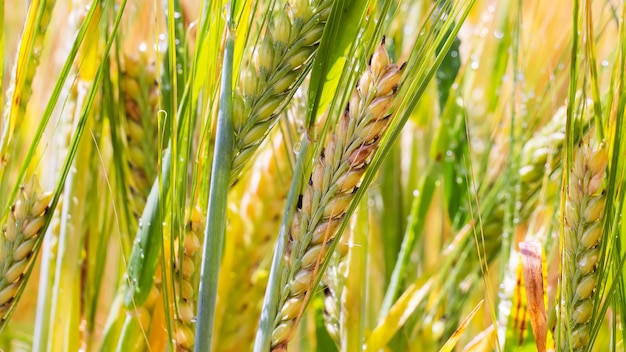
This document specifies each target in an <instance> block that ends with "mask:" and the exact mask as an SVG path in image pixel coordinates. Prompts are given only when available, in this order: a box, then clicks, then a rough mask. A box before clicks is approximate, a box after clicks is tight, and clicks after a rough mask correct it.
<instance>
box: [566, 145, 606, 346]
mask: <svg viewBox="0 0 626 352" xmlns="http://www.w3.org/2000/svg"><path fill="white" fill-rule="evenodd" d="M606 165H607V155H606V151H605V150H604V148H603V147H602V146H600V147H599V148H595V149H594V148H591V147H589V146H588V145H583V146H581V147H580V148H579V149H578V150H577V152H576V155H575V157H574V162H573V165H572V168H571V172H570V175H569V184H568V187H567V200H566V203H565V212H564V220H565V226H564V231H563V257H564V258H563V263H564V264H563V269H564V270H563V275H564V288H563V289H562V294H563V295H564V303H565V308H564V310H565V312H566V315H565V316H564V319H562V322H563V324H564V326H563V327H562V331H563V332H568V335H567V337H565V338H562V342H563V351H570V350H573V351H583V350H584V349H585V347H587V345H588V343H589V337H590V335H589V333H590V331H589V330H590V324H589V322H590V320H591V315H592V313H593V305H594V300H595V290H596V286H597V282H598V274H597V272H596V267H597V264H598V260H599V259H600V248H599V244H600V240H601V237H602V217H603V213H604V205H605V202H606V197H605V194H604V188H603V185H602V182H603V180H604V171H605V169H606Z"/></svg>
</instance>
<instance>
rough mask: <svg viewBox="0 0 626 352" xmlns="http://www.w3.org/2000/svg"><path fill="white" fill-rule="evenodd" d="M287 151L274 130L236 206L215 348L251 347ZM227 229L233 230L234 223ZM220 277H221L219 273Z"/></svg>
mask: <svg viewBox="0 0 626 352" xmlns="http://www.w3.org/2000/svg"><path fill="white" fill-rule="evenodd" d="M290 152H291V151H290V150H289V149H288V148H287V146H286V145H285V141H284V140H283V138H280V137H279V136H276V137H275V138H274V139H273V141H272V145H270V146H269V148H267V149H265V150H264V151H263V152H262V153H261V154H260V155H259V158H258V159H257V161H255V163H254V167H253V170H252V172H251V173H250V176H251V177H250V178H249V179H248V178H246V183H245V185H246V187H245V191H244V194H243V196H242V199H241V206H240V209H239V214H240V220H241V222H242V226H241V230H240V231H239V233H229V236H231V238H233V237H234V238H235V240H234V246H235V248H234V251H233V257H234V258H233V259H232V262H233V265H232V270H230V272H229V274H228V275H226V276H224V277H223V278H224V279H225V280H228V281H229V283H230V282H235V283H237V284H235V285H232V284H229V283H226V282H223V281H225V280H221V281H220V285H219V291H218V293H219V300H218V304H219V305H221V306H222V309H223V313H222V314H221V316H220V317H219V319H220V323H219V330H218V334H217V336H216V340H215V343H216V344H215V346H219V349H220V351H224V352H226V351H232V352H235V351H247V350H251V348H252V342H253V341H254V335H255V333H256V331H257V326H258V322H259V317H260V314H261V306H262V302H263V293H264V292H265V287H266V284H267V278H268V272H269V264H270V261H269V259H270V257H269V256H270V255H271V244H272V243H273V242H274V240H275V236H276V234H277V233H278V230H279V227H280V222H281V219H282V209H283V207H284V204H285V201H286V199H287V191H288V188H287V187H285V185H286V184H289V182H290V180H291V167H290V162H289V157H290V154H291V153H290ZM230 229H234V230H235V231H237V230H238V228H237V227H231V228H229V230H230ZM220 279H222V277H220Z"/></svg>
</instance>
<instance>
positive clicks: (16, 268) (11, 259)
mask: <svg viewBox="0 0 626 352" xmlns="http://www.w3.org/2000/svg"><path fill="white" fill-rule="evenodd" d="M51 199H52V193H51V192H45V193H42V192H41V190H40V189H39V185H38V184H37V181H35V180H33V181H32V182H30V183H29V184H26V185H24V186H22V187H21V188H20V190H19V193H18V199H17V201H16V202H15V203H14V204H13V206H12V207H11V210H10V211H9V215H8V219H7V223H6V225H5V226H4V229H3V236H2V237H0V242H1V243H0V269H1V270H2V276H1V277H0V327H2V326H4V324H6V321H7V320H8V318H9V315H10V313H11V311H12V309H13V307H14V305H15V303H16V300H15V297H16V295H17V293H18V291H19V290H20V288H21V287H22V286H23V285H25V284H26V281H25V280H24V279H23V277H24V273H25V272H26V270H27V268H28V266H29V265H30V264H31V262H32V259H33V258H34V257H33V254H34V249H35V246H36V244H37V243H38V242H39V241H40V240H41V238H40V236H39V234H40V232H41V229H42V227H43V226H44V224H45V222H46V214H47V209H48V204H50V200H51Z"/></svg>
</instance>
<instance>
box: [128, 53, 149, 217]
mask: <svg viewBox="0 0 626 352" xmlns="http://www.w3.org/2000/svg"><path fill="white" fill-rule="evenodd" d="M120 88H121V97H120V100H121V101H122V102H123V105H124V111H125V113H126V114H125V115H126V123H125V125H124V127H125V132H126V141H127V160H128V168H129V175H128V183H129V185H128V187H129V194H128V197H129V206H130V210H131V212H132V214H133V215H134V218H135V219H139V217H141V213H142V212H143V208H144V206H145V203H146V199H147V198H148V193H149V192H150V187H151V186H152V182H153V181H154V177H155V176H156V174H157V169H156V168H157V158H158V156H157V152H156V151H157V145H158V131H157V130H158V124H157V106H158V94H159V92H158V83H157V77H156V72H155V66H154V64H151V63H150V62H149V60H148V57H147V55H146V53H145V52H140V55H139V58H132V57H130V56H128V55H127V56H126V57H125V58H124V69H123V71H122V75H121V77H120Z"/></svg>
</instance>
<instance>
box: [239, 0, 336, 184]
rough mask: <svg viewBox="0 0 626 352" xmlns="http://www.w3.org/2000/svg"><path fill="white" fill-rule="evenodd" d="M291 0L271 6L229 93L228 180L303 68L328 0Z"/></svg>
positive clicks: (318, 33)
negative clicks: (268, 21)
mask: <svg viewBox="0 0 626 352" xmlns="http://www.w3.org/2000/svg"><path fill="white" fill-rule="evenodd" d="M313 1H314V2H313V3H310V2H309V0H294V2H293V3H292V4H291V6H289V5H285V8H284V10H282V11H276V14H275V16H274V18H273V22H272V25H271V26H270V27H269V29H268V30H267V31H266V32H265V34H264V36H263V37H262V38H260V41H259V44H258V45H257V46H256V48H255V52H254V59H253V60H252V61H253V62H252V63H249V64H247V66H246V67H244V68H242V71H241V76H240V77H241V78H240V79H239V86H238V87H237V89H236V92H235V95H234V97H233V125H234V128H235V143H234V148H235V149H234V153H233V164H232V171H231V184H233V183H234V182H235V181H237V179H238V177H239V174H240V173H241V171H242V169H243V168H244V167H245V165H246V164H247V162H248V161H249V160H250V158H251V157H252V155H253V154H254V152H255V151H256V150H257V149H258V147H259V145H260V144H261V143H262V142H263V140H264V139H265V137H266V136H267V134H268V133H269V131H270V129H271V128H272V126H273V125H274V124H275V123H276V121H277V119H278V116H279V114H280V112H281V111H282V110H283V109H284V108H285V106H286V105H287V103H288V102H289V99H288V98H289V97H291V95H292V94H293V92H295V90H296V89H297V88H298V87H297V82H299V80H300V78H301V76H302V75H303V74H305V73H306V72H308V70H309V68H310V66H311V64H312V61H313V58H312V57H313V55H314V53H315V52H316V50H317V46H318V43H319V40H320V39H321V37H322V32H323V30H324V25H325V24H326V20H327V18H328V15H329V13H330V9H331V5H332V0H319V1H317V0H313Z"/></svg>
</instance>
